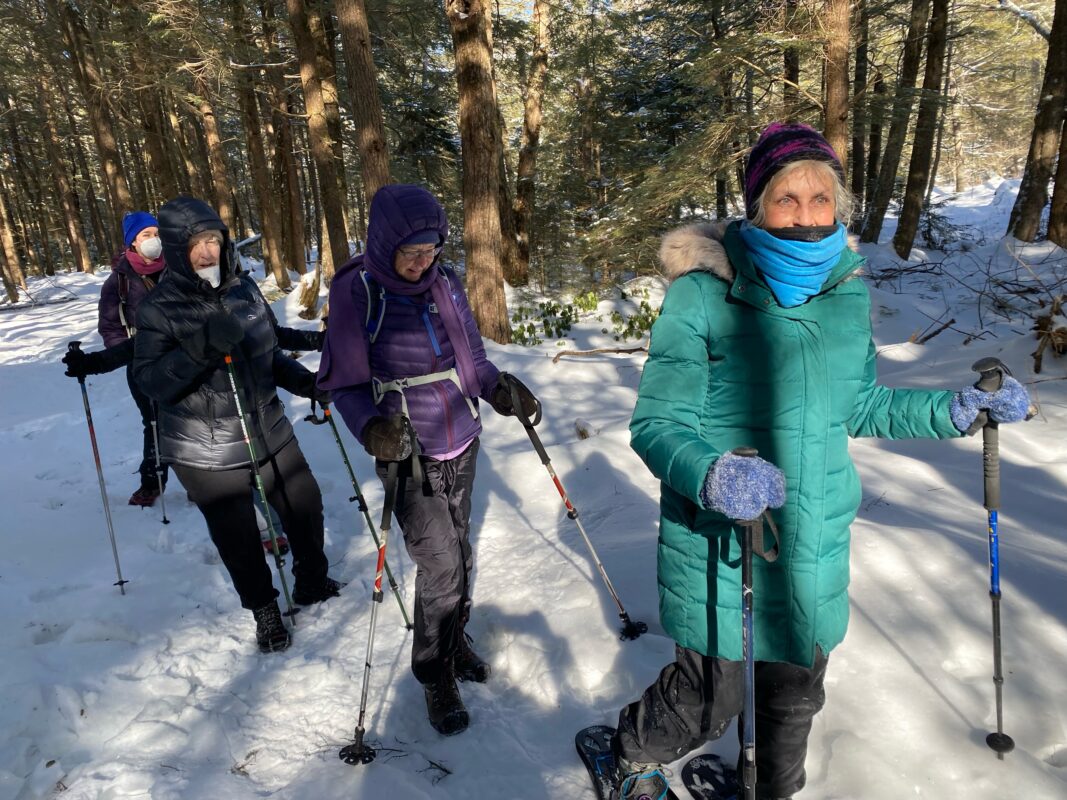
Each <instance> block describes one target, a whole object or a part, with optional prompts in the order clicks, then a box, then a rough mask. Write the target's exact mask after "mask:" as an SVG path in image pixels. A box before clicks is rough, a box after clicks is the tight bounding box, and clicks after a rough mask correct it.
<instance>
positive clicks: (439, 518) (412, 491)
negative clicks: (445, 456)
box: [375, 439, 478, 683]
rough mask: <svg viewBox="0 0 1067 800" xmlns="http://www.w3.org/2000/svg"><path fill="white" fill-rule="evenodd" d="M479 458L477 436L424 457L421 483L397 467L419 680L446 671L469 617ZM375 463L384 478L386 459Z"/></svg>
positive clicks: (413, 663)
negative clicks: (452, 451)
mask: <svg viewBox="0 0 1067 800" xmlns="http://www.w3.org/2000/svg"><path fill="white" fill-rule="evenodd" d="M477 462H478V440H477V439H475V440H474V441H473V442H471V446H470V447H468V448H467V449H466V450H464V451H463V453H461V454H460V455H458V456H456V457H455V458H453V459H449V460H448V461H436V460H434V459H428V458H424V459H422V470H423V475H424V478H423V481H422V484H421V485H420V484H416V483H415V481H413V480H412V479H411V474H410V470H407V469H405V468H406V466H407V465H406V464H405V465H402V468H401V473H400V477H399V484H398V486H397V497H396V508H395V513H396V520H397V523H398V524H399V526H400V529H401V531H403V533H404V544H405V545H406V546H407V551H408V555H410V556H411V559H412V560H413V561H414V562H415V565H416V571H415V636H414V641H413V643H412V647H411V671H412V672H413V673H415V678H416V679H417V680H418V681H419V682H420V683H433V682H434V681H436V680H437V679H439V678H440V677H441V676H442V675H444V674H445V672H446V670H447V669H448V668H449V667H450V661H449V660H450V659H451V657H452V654H453V653H454V652H455V649H456V646H457V644H458V642H459V640H460V637H461V636H463V629H464V627H465V626H466V624H467V620H468V619H469V618H470V607H471V597H470V574H471V568H472V567H473V565H474V556H473V553H472V551H471V546H470V516H471V491H472V490H473V487H474V473H475V467H476V466H477ZM375 467H376V469H377V472H378V476H379V477H380V478H381V479H382V481H383V482H384V481H385V479H386V472H387V470H388V467H389V464H388V463H387V462H384V461H379V462H377V463H376V465H375Z"/></svg>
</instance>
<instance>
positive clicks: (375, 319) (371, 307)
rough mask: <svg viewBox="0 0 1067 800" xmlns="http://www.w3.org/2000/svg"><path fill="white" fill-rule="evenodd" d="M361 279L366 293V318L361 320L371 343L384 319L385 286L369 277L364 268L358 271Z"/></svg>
mask: <svg viewBox="0 0 1067 800" xmlns="http://www.w3.org/2000/svg"><path fill="white" fill-rule="evenodd" d="M359 277H360V279H361V280H362V281H363V290H364V291H365V292H366V293H367V318H366V319H365V320H364V321H363V324H364V325H365V326H366V330H367V339H368V341H369V342H370V343H371V344H374V341H375V340H376V339H377V338H378V332H379V331H380V330H381V329H382V320H383V319H385V287H384V286H382V285H381V284H380V283H378V281H376V280H374V278H372V277H371V275H370V273H369V272H367V270H365V269H361V270H360V271H359Z"/></svg>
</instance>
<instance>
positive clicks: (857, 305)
mask: <svg viewBox="0 0 1067 800" xmlns="http://www.w3.org/2000/svg"><path fill="white" fill-rule="evenodd" d="M745 179H746V180H745V200H746V208H747V213H748V218H747V219H746V220H744V221H737V222H732V223H729V224H726V223H719V224H705V225H690V226H687V227H685V228H682V229H680V230H676V231H674V232H672V233H670V234H668V235H667V236H666V237H665V238H664V240H663V244H662V247H661V248H660V258H661V260H662V262H663V265H664V267H665V269H666V272H667V275H668V276H669V277H670V278H671V280H672V281H673V282H672V285H671V287H670V290H669V291H668V292H667V296H666V298H665V300H664V303H663V310H662V313H661V314H660V317H659V319H658V320H657V322H656V324H655V326H654V327H653V330H652V338H651V346H650V348H649V356H648V362H647V364H646V366H645V371H644V375H643V377H642V380H641V387H640V390H639V393H638V401H637V407H636V409H635V410H634V415H633V419H632V420H631V423H630V430H631V434H632V446H633V448H634V450H636V451H637V453H638V454H639V455H640V456H641V458H642V459H643V460H644V461H645V463H646V464H647V465H648V467H649V469H650V470H651V471H652V472H653V474H655V475H656V476H657V477H658V478H659V479H660V480H661V481H662V491H661V501H660V509H661V518H660V534H659V547H658V582H659V595H660V617H661V621H662V623H663V626H664V628H665V629H666V631H667V633H668V634H670V636H671V637H672V638H673V639H674V640H675V641H676V643H677V647H676V659H675V661H674V662H672V663H670V664H668V665H667V666H666V667H664V669H663V671H662V672H661V674H660V676H659V678H658V679H657V680H656V682H655V683H653V684H652V685H651V686H650V687H649V688H648V689H647V690H646V691H645V693H644V694H643V696H642V697H641V699H639V700H637V701H636V702H634V703H631V704H630V705H629V706H627V707H626V708H624V709H623V710H622V712H621V713H620V716H619V726H618V729H617V733H616V736H615V739H614V741H613V742H612V747H613V750H614V752H615V755H616V757H617V761H618V775H617V779H618V793H617V796H618V797H622V798H629V797H635V798H636V797H642V796H647V797H650V798H661V797H665V796H667V795H666V793H667V784H666V780H665V779H664V778H663V775H662V773H661V772H660V770H659V764H663V763H668V762H671V761H674V760H676V759H677V758H679V757H681V756H682V755H683V754H685V753H686V752H688V751H690V750H692V749H694V748H696V747H699V746H700V745H702V744H703V743H704V742H706V741H708V740H711V739H715V738H718V737H719V736H721V735H722V734H723V733H724V732H725V731H726V729H727V728H728V726H729V724H730V722H731V721H732V720H733V718H734V717H737V716H738V715H739V714H740V712H741V708H742V690H743V671H742V667H743V665H742V632H741V569H740V557H741V551H740V544H739V541H740V539H739V535H738V526H736V525H735V524H734V522H733V521H734V520H745V519H753V518H756V517H759V516H760V515H761V514H763V512H764V511H765V510H766V509H768V508H775V509H777V510H776V511H775V512H774V514H773V519H774V522H775V523H776V528H777V537H778V540H779V541H778V547H779V553H778V557H777V559H775V560H774V561H773V562H772V561H767V560H764V559H759V558H757V559H755V562H756V563H755V564H754V569H753V585H754V587H755V591H754V631H755V633H754V639H755V660H756V670H755V691H756V710H757V714H756V718H757V719H756V723H757V724H756V753H757V754H758V767H759V769H758V784H757V786H756V797H759V798H789V797H791V796H792V795H793V794H794V793H796V792H797V791H799V790H800V789H801V788H802V787H803V786H804V782H805V773H804V758H805V754H806V752H807V739H808V734H809V732H810V730H811V724H812V719H813V718H814V716H815V714H816V713H817V712H818V711H819V709H820V708H821V707H822V705H823V699H824V694H823V678H824V676H825V674H826V665H827V658H828V656H829V653H830V651H831V650H832V649H833V648H834V647H835V646H837V645H838V644H839V643H840V642H841V640H842V639H843V638H844V636H845V629H846V627H847V625H848V610H849V606H848V582H849V544H850V541H849V525H850V524H851V522H852V520H853V519H854V518H855V516H856V512H857V509H858V507H859V502H860V483H859V477H858V475H857V473H856V469H855V467H854V466H853V464H852V461H851V459H850V458H849V455H848V438H849V437H856V436H877V437H882V438H889V439H904V438H916V437H928V438H939V439H945V438H953V437H957V436H961V435H963V434H962V433H961V431H965V430H966V429H967V428H968V427H969V426H970V425H971V423H972V422H973V421H974V419H975V417H976V416H977V414H978V411H979V409H981V408H992V409H993V410H992V412H991V413H992V414H993V416H994V418H996V419H998V421H1001V422H1010V421H1015V420H1017V419H1021V418H1022V417H1023V416H1024V415H1025V413H1026V407H1027V405H1028V404H1029V399H1028V397H1027V396H1026V391H1025V389H1023V387H1022V386H1021V385H1019V384H1018V383H1017V382H1015V381H1014V380H1013V379H1010V378H1008V379H1006V381H1005V384H1004V388H1003V389H1002V390H1001V391H1000V392H998V393H995V394H992V393H991V394H987V393H981V392H977V391H976V390H973V389H971V390H966V391H964V392H952V391H928V390H918V389H889V388H886V387H884V386H881V385H879V384H878V383H877V372H876V364H875V348H874V342H873V340H872V337H871V323H870V298H869V296H868V293H867V288H866V286H865V285H864V283H863V281H862V280H859V279H857V277H856V275H857V271H858V269H859V268H860V267H861V266H862V265H863V259H862V257H861V256H859V255H858V254H856V253H854V252H853V251H852V250H851V249H849V247H848V242H847V235H846V229H845V226H844V224H843V222H844V221H847V219H848V216H849V211H850V206H851V198H850V195H849V193H848V191H847V190H846V189H845V187H844V182H843V170H842V168H841V163H840V161H839V160H838V157H837V155H836V153H835V152H834V150H833V149H832V148H831V147H830V145H829V144H828V143H827V142H826V140H825V139H824V138H823V137H822V136H821V135H820V134H819V133H818V132H816V131H815V130H813V129H812V128H809V127H808V126H806V125H797V124H781V123H775V124H773V125H771V126H770V127H768V128H767V129H766V130H765V131H764V132H763V134H762V135H761V137H760V139H759V141H758V142H757V143H756V145H755V147H754V148H753V150H752V152H751V154H750V155H749V159H748V163H747V165H746V173H745ZM742 446H747V447H754V448H756V449H757V450H758V452H759V456H758V457H747V458H746V457H742V456H739V455H735V454H733V453H731V451H732V450H733V449H734V448H737V447H742ZM770 544H771V539H770V535H769V534H768V537H767V545H768V546H770Z"/></svg>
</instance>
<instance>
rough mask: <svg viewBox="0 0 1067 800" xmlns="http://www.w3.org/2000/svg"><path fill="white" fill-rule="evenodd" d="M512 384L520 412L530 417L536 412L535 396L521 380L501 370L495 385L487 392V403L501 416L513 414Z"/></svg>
mask: <svg viewBox="0 0 1067 800" xmlns="http://www.w3.org/2000/svg"><path fill="white" fill-rule="evenodd" d="M512 386H514V387H515V389H516V393H517V394H518V396H519V403H520V404H521V405H522V413H523V414H524V415H525V416H526V418H527V419H530V418H531V417H533V416H534V414H536V413H537V398H536V397H534V394H533V392H531V391H530V390H529V389H527V388H526V385H525V384H524V383H523V382H522V381H520V380H519V379H518V378H516V377H515V376H514V375H511V374H509V373H507V372H501V373H500V377H499V378H497V381H496V387H495V388H494V389H493V391H492V392H491V393H490V394H489V405H491V406H492V407H493V410H494V411H495V412H496V413H497V414H500V415H501V416H505V417H512V416H515V408H514V406H513V404H512V401H511V387H512Z"/></svg>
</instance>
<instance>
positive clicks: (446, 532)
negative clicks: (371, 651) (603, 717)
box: [319, 185, 536, 736]
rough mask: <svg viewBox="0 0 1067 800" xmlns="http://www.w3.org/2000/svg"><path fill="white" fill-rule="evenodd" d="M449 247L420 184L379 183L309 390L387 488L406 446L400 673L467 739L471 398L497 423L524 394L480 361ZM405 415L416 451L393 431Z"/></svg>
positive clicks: (473, 664) (338, 280)
mask: <svg viewBox="0 0 1067 800" xmlns="http://www.w3.org/2000/svg"><path fill="white" fill-rule="evenodd" d="M447 236H448V221H447V219H446V218H445V212H444V209H443V208H442V207H441V204H440V203H439V202H437V200H436V199H435V198H434V197H433V195H431V194H430V193H429V192H428V191H426V190H425V189H423V188H422V187H420V186H405V185H390V186H385V187H383V188H381V189H379V190H378V192H377V193H376V194H375V195H374V199H373V201H372V202H371V209H370V221H369V225H368V230H367V251H366V253H364V254H363V255H359V256H356V257H355V258H354V259H352V260H351V261H349V262H348V263H346V264H345V265H344V266H342V267H341V268H340V269H339V270H338V271H337V274H336V276H335V277H334V280H333V283H332V285H331V287H330V323H331V324H330V326H329V327H328V329H327V332H326V341H325V343H324V345H323V349H322V361H321V366H320V367H319V386H320V387H321V388H325V389H329V390H330V392H331V394H332V395H333V402H334V404H335V405H336V407H337V409H338V411H340V413H341V417H342V418H343V419H344V421H345V423H346V424H347V425H348V427H349V429H350V430H351V431H352V433H353V435H355V436H356V438H357V439H359V441H360V442H361V443H362V444H363V446H364V447H365V448H366V450H367V452H368V453H370V454H371V455H372V456H374V457H375V459H376V463H375V466H376V469H377V472H378V475H379V477H381V478H382V480H383V481H384V480H385V475H386V472H387V469H388V464H389V462H390V461H404V460H405V459H407V458H408V456H410V454H411V451H412V448H413V447H416V448H418V450H417V452H418V454H419V458H420V461H421V464H422V471H423V476H424V477H423V481H422V483H421V484H416V483H415V482H414V481H413V480H412V479H411V474H410V470H407V471H406V470H405V466H407V465H406V464H405V465H402V466H401V470H400V473H399V484H398V488H397V500H396V508H395V513H396V519H397V522H398V524H399V526H400V528H401V530H402V531H403V534H404V542H405V544H406V546H407V551H408V553H409V554H410V556H411V558H412V559H413V560H414V561H415V564H416V565H417V572H416V577H415V635H414V643H413V645H412V653H411V668H412V671H413V672H414V674H415V677H416V678H417V679H418V680H419V682H420V683H421V684H422V685H423V688H424V693H425V697H426V708H427V713H428V714H429V718H430V723H431V725H433V727H434V728H435V729H436V730H437V731H438V732H439V733H441V734H444V735H446V736H450V735H452V734H456V733H460V732H461V731H463V730H466V728H467V725H468V723H469V718H468V715H467V710H466V708H465V707H464V705H463V700H462V698H461V697H460V694H459V690H458V687H457V686H456V680H457V679H458V680H461V681H476V682H479V683H481V682H484V681H486V680H487V679H488V678H489V672H490V668H489V664H488V663H486V662H485V661H484V660H483V659H482V658H481V657H480V656H478V655H477V654H476V653H475V652H474V650H473V649H472V648H471V642H470V638H469V637H468V636H467V635H466V634H465V632H464V628H465V626H466V624H467V620H468V619H469V618H470V609H471V587H470V575H471V568H472V566H473V553H472V551H471V546H470V509H471V491H472V487H473V484H474V474H475V466H476V462H477V459H478V435H479V434H480V433H481V430H482V425H481V420H480V416H479V405H478V400H479V398H480V399H483V400H485V401H487V402H488V403H489V404H490V405H491V406H492V407H493V408H494V409H495V410H496V411H497V413H500V414H504V415H509V414H512V413H513V409H512V401H511V397H512V386H514V387H515V390H516V391H517V393H518V397H519V398H520V402H521V404H522V407H523V411H524V412H526V413H527V414H528V415H531V414H533V413H534V410H535V408H536V400H535V399H534V397H533V395H532V394H530V392H529V390H527V389H526V387H524V386H523V385H522V384H521V383H519V382H518V381H514V380H512V379H511V378H510V376H508V375H507V373H502V372H500V371H499V370H498V369H497V368H496V367H495V366H493V364H492V362H490V361H489V359H488V358H487V357H486V354H485V348H484V346H483V344H482V337H481V334H480V333H479V332H478V326H477V324H476V323H475V321H474V317H473V315H472V314H471V309H470V306H469V305H468V303H467V296H466V294H465V293H464V291H463V285H462V283H461V282H460V279H459V277H458V276H457V275H456V273H455V272H453V271H452V270H451V269H449V268H448V267H445V266H443V265H441V264H439V263H438V257H439V256H440V254H441V246H442V245H443V244H444V242H445V239H446V237H447ZM401 416H406V417H407V418H408V419H409V420H410V422H411V427H412V428H413V429H414V431H415V434H416V437H417V442H412V441H410V439H409V436H408V433H407V428H406V427H404V426H402V425H401V424H400V422H401V420H400V417H401Z"/></svg>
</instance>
